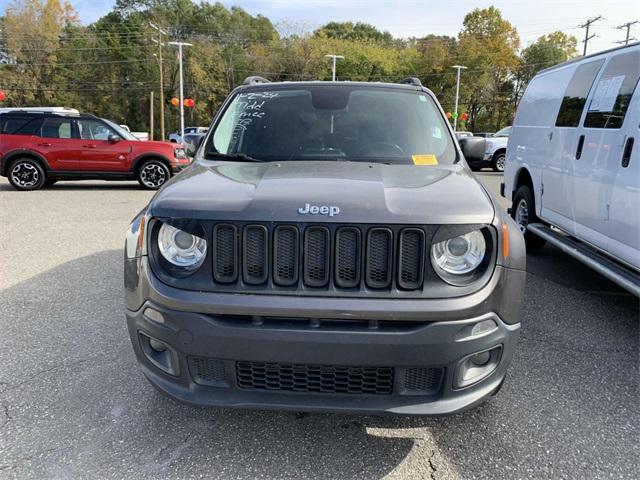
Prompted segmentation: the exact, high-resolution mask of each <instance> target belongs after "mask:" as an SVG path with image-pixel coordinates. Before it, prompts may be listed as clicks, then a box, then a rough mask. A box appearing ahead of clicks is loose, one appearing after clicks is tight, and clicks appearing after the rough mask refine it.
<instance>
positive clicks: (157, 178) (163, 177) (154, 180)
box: [138, 160, 171, 190]
mask: <svg viewBox="0 0 640 480" xmlns="http://www.w3.org/2000/svg"><path fill="white" fill-rule="evenodd" d="M170 177H171V172H169V168H168V167H167V166H166V165H165V164H164V163H162V162H161V161H160V160H147V161H146V162H144V163H143V164H142V165H141V166H140V168H139V169H138V182H139V183H140V185H142V186H143V187H144V188H147V189H149V190H157V189H159V188H160V187H161V186H162V185H164V184H165V183H167V181H168V180H169V178H170Z"/></svg>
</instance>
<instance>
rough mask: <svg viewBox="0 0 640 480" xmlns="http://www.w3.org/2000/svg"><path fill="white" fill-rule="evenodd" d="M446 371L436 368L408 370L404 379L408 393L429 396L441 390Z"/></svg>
mask: <svg viewBox="0 0 640 480" xmlns="http://www.w3.org/2000/svg"><path fill="white" fill-rule="evenodd" d="M443 373H444V369H442V368H434V367H414V368H407V370H406V372H405V377H404V389H405V391H406V393H409V394H411V393H413V394H421V395H428V394H432V393H436V392H437V391H438V390H440V384H441V383H442V376H443Z"/></svg>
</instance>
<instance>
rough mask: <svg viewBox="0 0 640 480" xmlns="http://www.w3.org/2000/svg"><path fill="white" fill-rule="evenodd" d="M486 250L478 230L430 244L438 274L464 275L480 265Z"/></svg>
mask: <svg viewBox="0 0 640 480" xmlns="http://www.w3.org/2000/svg"><path fill="white" fill-rule="evenodd" d="M486 251H487V244H486V241H485V239H484V235H483V234H482V232H480V230H474V231H472V232H469V233H465V234H464V235H460V236H458V237H454V238H450V239H448V240H444V241H442V242H438V243H434V244H433V245H432V246H431V260H432V263H433V266H434V268H435V270H436V272H438V274H441V273H442V272H444V273H445V274H449V275H454V276H458V275H465V274H468V273H471V272H473V271H474V270H475V269H476V268H478V267H479V266H480V264H481V263H482V260H483V259H484V256H485V253H486ZM441 276H442V275H441ZM444 279H445V280H447V279H446V278H444Z"/></svg>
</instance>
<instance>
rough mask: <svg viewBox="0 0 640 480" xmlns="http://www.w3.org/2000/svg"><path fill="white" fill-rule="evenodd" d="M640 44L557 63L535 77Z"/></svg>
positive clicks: (637, 43) (638, 43)
mask: <svg viewBox="0 0 640 480" xmlns="http://www.w3.org/2000/svg"><path fill="white" fill-rule="evenodd" d="M639 45H640V42H633V43H629V44H628V45H621V46H619V47H613V48H609V49H607V50H601V51H600V52H595V53H590V54H589V55H585V56H584V57H577V58H573V59H571V60H568V61H566V62H562V63H559V64H557V65H554V66H552V67H549V68H545V69H544V70H540V71H539V72H538V73H537V74H536V75H540V74H541V73H546V72H550V71H552V70H555V69H556V68H562V67H566V66H567V65H571V64H572V63H578V62H582V61H583V60H587V59H589V58H594V57H599V56H600V55H607V54H608V53H612V52H617V51H618V50H624V49H625V48H633V47H638V46H639Z"/></svg>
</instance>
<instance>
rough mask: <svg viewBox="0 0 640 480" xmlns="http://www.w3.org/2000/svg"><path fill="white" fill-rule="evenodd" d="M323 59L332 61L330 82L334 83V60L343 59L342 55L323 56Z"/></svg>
mask: <svg viewBox="0 0 640 480" xmlns="http://www.w3.org/2000/svg"><path fill="white" fill-rule="evenodd" d="M325 57H327V58H331V59H333V65H332V67H331V81H332V82H335V81H336V60H337V59H344V57H343V56H342V55H335V54H331V55H325Z"/></svg>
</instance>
